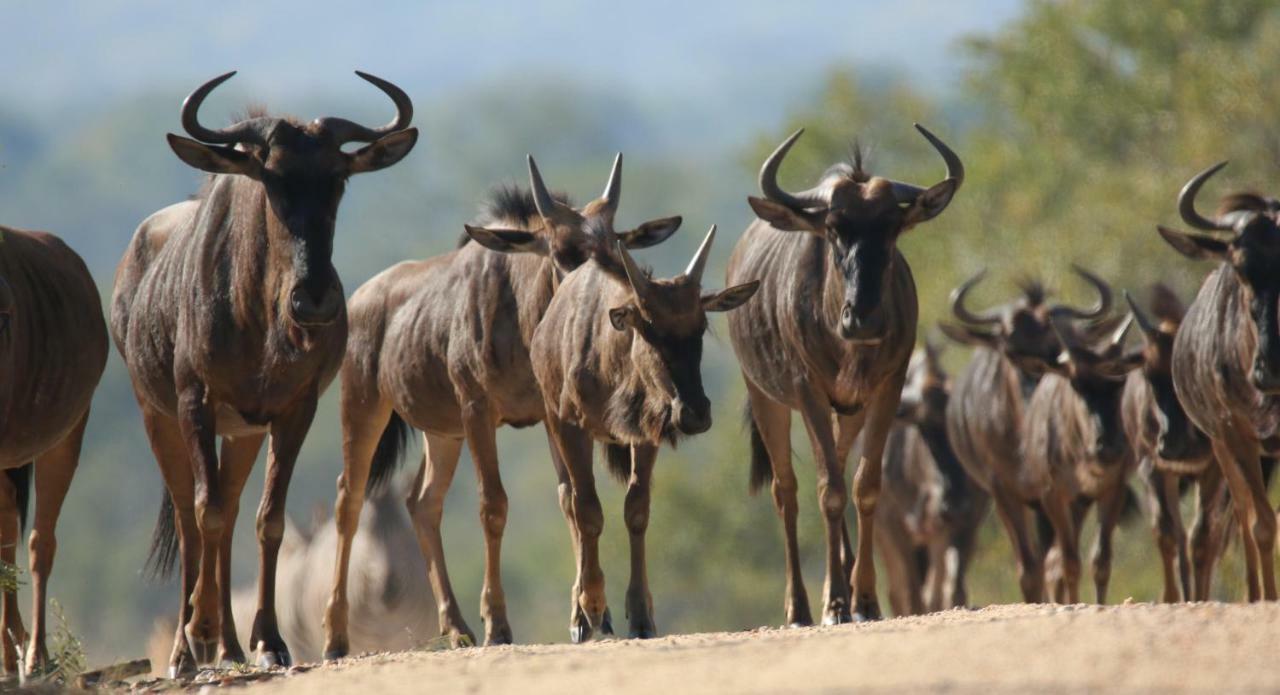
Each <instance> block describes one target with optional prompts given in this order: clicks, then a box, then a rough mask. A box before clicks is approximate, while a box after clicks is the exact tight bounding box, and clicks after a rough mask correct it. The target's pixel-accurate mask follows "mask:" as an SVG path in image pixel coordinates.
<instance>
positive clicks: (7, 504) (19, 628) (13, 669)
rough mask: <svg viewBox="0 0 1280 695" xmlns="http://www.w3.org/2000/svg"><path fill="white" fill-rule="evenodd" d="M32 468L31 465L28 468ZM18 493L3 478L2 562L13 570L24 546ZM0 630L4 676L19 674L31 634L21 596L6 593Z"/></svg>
mask: <svg viewBox="0 0 1280 695" xmlns="http://www.w3.org/2000/svg"><path fill="white" fill-rule="evenodd" d="M28 465H29V464H28ZM17 496H18V490H17V488H15V487H14V484H13V481H12V480H10V479H9V476H7V475H0V560H3V561H4V562H5V563H6V564H7V565H9V566H10V567H14V566H16V564H17V561H18V544H19V543H21V542H22V530H21V528H22V525H21V522H20V520H19V518H18V497H17ZM0 629H3V630H4V635H3V636H2V637H0V639H2V640H3V642H2V644H3V649H4V672H5V673H6V674H11V675H13V674H17V672H18V650H20V649H22V648H23V647H24V645H25V644H26V643H27V630H26V628H25V627H23V625H22V615H21V613H20V612H19V611H18V592H17V591H16V590H14V591H6V592H4V600H3V603H2V604H0Z"/></svg>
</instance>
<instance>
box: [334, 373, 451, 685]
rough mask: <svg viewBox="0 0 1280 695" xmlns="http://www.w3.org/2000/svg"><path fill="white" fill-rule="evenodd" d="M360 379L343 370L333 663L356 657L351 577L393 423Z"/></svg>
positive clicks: (374, 391) (388, 406) (410, 502)
mask: <svg viewBox="0 0 1280 695" xmlns="http://www.w3.org/2000/svg"><path fill="white" fill-rule="evenodd" d="M361 376H362V375H361V374H360V373H359V370H351V369H344V370H343V372H342V406H341V417H342V473H341V474H340V475H338V497H337V500H336V501H335V502H334V503H333V522H334V526H335V528H336V529H337V531H338V538H337V546H338V547H337V553H336V556H337V557H336V559H335V561H334V565H333V589H332V591H331V592H330V593H329V604H328V605H327V606H326V607H325V613H324V658H325V659H326V660H329V661H332V660H333V659H341V658H342V657H344V656H346V655H347V654H348V653H349V652H350V651H351V641H350V637H349V635H348V634H347V614H348V611H349V604H348V603H347V577H348V575H349V573H350V571H351V544H352V543H353V542H354V541H355V537H356V532H357V531H358V530H359V529H360V510H361V508H363V507H364V493H365V487H366V486H367V485H368V482H369V469H370V467H371V466H372V464H373V452H374V451H375V450H376V449H377V446H378V440H379V439H380V438H381V437H382V433H383V431H384V430H386V428H387V422H388V421H389V420H390V418H391V404H390V403H389V402H387V401H386V400H385V399H382V398H380V397H379V396H378V393H377V388H376V386H375V387H370V386H367V385H366V384H365V383H364V382H363V380H362V379H361V378H360V377H361ZM456 460H457V459H456V457H455V462H456ZM419 475H421V470H419ZM417 494H418V486H415V487H414V489H413V490H412V491H411V492H410V493H409V498H408V500H407V503H408V506H409V515H410V518H413V508H414V497H415V496H416V495H417ZM424 554H425V553H424ZM439 595H440V594H439V593H437V594H436V596H439Z"/></svg>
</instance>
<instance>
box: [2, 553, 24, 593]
mask: <svg viewBox="0 0 1280 695" xmlns="http://www.w3.org/2000/svg"><path fill="white" fill-rule="evenodd" d="M23 584H26V581H25V580H23V578H22V568H21V567H19V566H17V565H15V564H13V563H11V562H5V561H3V560H0V592H4V593H6V594H7V593H11V592H14V591H17V590H18V587H20V586H22V585H23Z"/></svg>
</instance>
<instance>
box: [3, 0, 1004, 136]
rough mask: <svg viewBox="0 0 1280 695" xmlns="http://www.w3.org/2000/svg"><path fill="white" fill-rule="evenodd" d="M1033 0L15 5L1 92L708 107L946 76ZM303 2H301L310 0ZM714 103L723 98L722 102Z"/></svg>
mask: <svg viewBox="0 0 1280 695" xmlns="http://www.w3.org/2000/svg"><path fill="white" fill-rule="evenodd" d="M1020 4H1021V2H1020V0H950V1H945V2H944V1H935V2H927V1H924V0H899V1H897V2H871V1H867V0H845V1H843V2H829V1H822V2H819V1H815V0H792V1H790V2H776V1H773V0H742V1H738V2H692V1H689V0H685V1H683V2H676V1H672V0H647V1H645V2H631V3H619V2H595V3H593V2H585V1H578V0H549V1H545V2H487V3H486V2H466V1H461V0H459V1H454V0H447V1H432V2H413V3H410V2H385V3H384V2H369V3H355V2H349V1H347V2H333V1H329V0H320V1H313V2H308V3H306V4H305V5H303V4H301V3H264V2H259V1H256V0H223V1H222V2H202V3H187V2H177V3H176V2H172V0H134V1H132V2H104V3H83V2H68V1H66V0H45V1H43V2H23V3H7V4H6V7H5V20H4V24H5V29H6V31H5V34H6V37H5V45H4V48H3V51H2V53H3V58H4V63H5V70H3V71H0V94H3V95H4V98H5V101H6V102H8V103H9V104H10V107H11V108H12V107H13V104H14V102H17V103H19V104H22V105H23V107H22V108H23V109H24V110H26V111H37V112H38V111H40V110H42V109H45V108H48V107H51V106H58V105H66V104H67V103H68V102H78V101H80V98H84V99H92V100H111V99H113V98H121V97H127V96H128V95H130V94H132V93H135V92H137V91H139V90H161V89H163V90H169V89H174V88H176V87H178V86H181V87H182V88H183V90H185V89H187V87H186V86H187V85H190V86H194V85H195V84H197V83H198V82H199V81H200V80H202V79H205V78H207V77H210V76H212V75H215V74H218V73H220V72H222V71H225V70H229V69H239V70H240V71H241V75H240V76H239V77H238V78H237V80H236V82H238V83H239V88H240V89H244V90H249V91H250V92H251V93H254V92H258V91H262V92H267V93H269V94H271V95H273V96H277V97H278V96H280V95H288V94H291V93H297V92H310V91H311V90H314V89H317V88H321V89H324V90H333V91H335V92H340V93H341V92H352V91H355V90H360V89H367V86H366V85H363V84H362V83H360V82H359V81H358V80H355V79H354V78H352V77H351V75H350V71H351V70H352V69H354V68H361V69H364V70H368V71H370V72H374V73H375V74H379V75H383V76H385V77H388V78H390V79H392V80H394V81H396V82H398V83H401V84H402V85H404V86H405V87H406V88H407V89H410V90H411V91H412V93H413V94H414V95H415V96H417V97H418V98H426V97H430V96H441V95H447V94H448V93H449V91H450V90H451V89H456V88H458V87H465V86H467V85H469V84H475V83H479V82H484V81H493V80H500V79H512V78H517V77H518V76H520V75H524V74H536V75H540V76H546V75H561V74H563V75H565V76H566V77H568V78H570V79H572V80H573V81H575V82H582V83H586V84H589V85H595V86H601V87H608V88H611V89H617V90H624V91H625V92H626V93H628V94H630V95H633V96H638V97H646V96H650V95H662V96H663V97H665V98H668V99H669V98H671V97H673V96H674V97H677V98H683V99H688V100H689V101H690V102H699V103H697V104H693V105H692V107H693V108H700V109H703V110H707V109H711V108H717V107H719V108H724V107H731V106H733V104H734V103H735V101H736V100H747V101H749V102H750V101H761V102H768V101H769V100H770V99H776V98H782V97H787V96H790V95H793V94H795V91H794V90H795V89H796V88H797V86H809V85H812V84H813V80H814V79H815V76H816V75H818V74H820V73H821V71H822V70H823V69H825V68H826V67H827V66H829V65H832V64H835V63H845V64H851V65H855V66H858V67H861V68H869V69H877V70H886V69H887V70H890V71H900V72H901V73H903V74H906V75H910V76H911V77H912V78H913V79H916V80H918V81H919V82H920V83H921V84H922V85H925V86H929V87H940V86H943V85H945V83H946V81H948V80H950V79H953V78H954V77H955V76H956V72H957V67H958V66H957V65H956V62H955V60H954V56H955V51H954V46H955V41H956V39H957V38H959V37H961V36H963V35H965V34H969V33H973V32H980V31H986V30H990V29H992V28H994V27H996V26H998V25H999V24H1000V23H1002V22H1004V21H1007V20H1008V19H1009V18H1010V17H1012V16H1013V15H1014V14H1015V13H1016V11H1017V7H1018V6H1019V5H1020ZM302 8H305V10H304V9H302ZM717 102H720V103H719V105H717Z"/></svg>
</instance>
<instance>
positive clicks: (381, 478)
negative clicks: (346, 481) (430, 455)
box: [364, 411, 409, 494]
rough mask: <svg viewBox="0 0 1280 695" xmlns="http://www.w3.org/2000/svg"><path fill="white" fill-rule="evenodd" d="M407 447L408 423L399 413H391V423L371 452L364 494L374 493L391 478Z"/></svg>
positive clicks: (398, 466)
mask: <svg viewBox="0 0 1280 695" xmlns="http://www.w3.org/2000/svg"><path fill="white" fill-rule="evenodd" d="M408 446H409V423H407V422H405V421H404V418H402V417H400V413H397V412H395V411H392V413H391V421H390V422H388V423H387V428H386V429H384V430H382V438H381V439H379V440H378V448H377V449H376V450H374V452H373V465H372V466H370V468H369V481H368V482H367V483H365V488H364V491H365V494H369V493H371V492H376V491H377V490H378V489H379V488H381V487H382V486H383V485H385V484H386V482H387V481H388V480H390V479H391V476H393V475H395V472H396V470H397V469H399V468H400V461H401V460H403V459H404V450H405V448H407V447H408Z"/></svg>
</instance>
